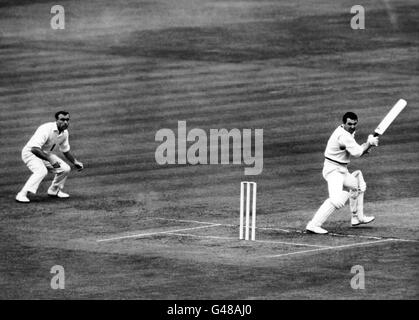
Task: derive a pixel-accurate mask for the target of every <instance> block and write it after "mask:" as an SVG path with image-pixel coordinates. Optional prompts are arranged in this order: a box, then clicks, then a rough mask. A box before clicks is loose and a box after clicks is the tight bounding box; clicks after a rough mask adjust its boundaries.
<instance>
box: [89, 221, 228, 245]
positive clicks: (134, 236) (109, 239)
mask: <svg viewBox="0 0 419 320" xmlns="http://www.w3.org/2000/svg"><path fill="white" fill-rule="evenodd" d="M218 226H220V224H213V225H210V226H202V227H194V228H184V229H177V230H167V231H160V232H150V233H138V234H131V235H126V236H121V237H114V238H108V239H100V240H97V242H105V241H113V240H121V239H129V238H142V237H148V236H154V235H158V234H167V233H173V232H178V231H189V230H196V229H203V228H212V227H218Z"/></svg>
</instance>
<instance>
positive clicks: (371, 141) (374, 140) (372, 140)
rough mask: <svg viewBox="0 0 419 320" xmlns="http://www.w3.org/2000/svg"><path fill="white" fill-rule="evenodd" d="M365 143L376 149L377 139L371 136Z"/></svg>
mask: <svg viewBox="0 0 419 320" xmlns="http://www.w3.org/2000/svg"><path fill="white" fill-rule="evenodd" d="M367 142H368V143H369V144H370V145H372V146H375V147H378V137H374V136H373V135H372V134H370V135H369V136H368V139H367Z"/></svg>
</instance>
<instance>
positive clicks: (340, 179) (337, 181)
mask: <svg viewBox="0 0 419 320" xmlns="http://www.w3.org/2000/svg"><path fill="white" fill-rule="evenodd" d="M323 178H324V179H325V180H326V181H327V187H328V190H329V198H330V199H332V201H333V200H334V199H336V198H339V197H340V195H341V193H342V190H343V188H344V187H346V188H348V189H350V190H358V187H359V186H358V179H357V178H356V177H355V176H354V175H352V174H350V173H349V171H348V168H346V166H343V165H339V164H334V163H332V162H330V161H327V160H326V161H325V163H324V166H323Z"/></svg>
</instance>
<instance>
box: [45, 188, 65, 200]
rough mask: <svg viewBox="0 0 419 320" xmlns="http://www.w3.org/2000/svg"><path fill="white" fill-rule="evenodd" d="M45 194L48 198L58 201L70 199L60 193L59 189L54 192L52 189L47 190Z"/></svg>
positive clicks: (63, 193)
mask: <svg viewBox="0 0 419 320" xmlns="http://www.w3.org/2000/svg"><path fill="white" fill-rule="evenodd" d="M47 193H48V195H49V196H50V197H55V198H60V199H66V198H70V195H69V194H68V193H65V192H62V191H61V190H60V189H58V190H57V191H54V190H53V189H51V188H49V189H48V192H47Z"/></svg>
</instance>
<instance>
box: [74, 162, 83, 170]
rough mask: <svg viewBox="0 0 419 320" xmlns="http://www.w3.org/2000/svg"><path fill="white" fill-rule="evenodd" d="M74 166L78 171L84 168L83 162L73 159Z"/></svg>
mask: <svg viewBox="0 0 419 320" xmlns="http://www.w3.org/2000/svg"><path fill="white" fill-rule="evenodd" d="M74 166H75V167H76V168H77V170H78V171H82V170H83V169H84V166H83V163H81V162H80V161H77V160H76V161H74Z"/></svg>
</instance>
